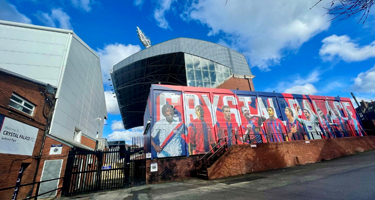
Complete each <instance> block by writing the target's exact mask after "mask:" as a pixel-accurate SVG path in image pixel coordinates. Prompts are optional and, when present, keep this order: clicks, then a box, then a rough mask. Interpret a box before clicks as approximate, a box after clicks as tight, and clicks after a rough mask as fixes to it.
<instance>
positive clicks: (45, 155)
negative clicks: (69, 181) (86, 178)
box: [34, 136, 72, 197]
mask: <svg viewBox="0 0 375 200" xmlns="http://www.w3.org/2000/svg"><path fill="white" fill-rule="evenodd" d="M59 144H62V152H61V154H58V155H50V150H51V145H59ZM71 149H72V148H71V147H70V146H67V145H66V144H64V143H62V142H59V141H57V140H55V139H53V138H51V137H48V136H47V137H46V140H45V143H44V148H43V153H42V159H41V160H40V164H39V170H38V174H37V179H36V181H41V178H42V173H43V170H44V168H43V167H44V163H45V161H46V160H60V159H62V160H63V163H62V167H61V171H60V177H64V175H65V168H66V163H67V160H68V155H69V151H70V150H71ZM62 185H63V180H62V179H61V180H60V181H59V187H62ZM35 191H36V188H34V192H35ZM59 196H61V190H58V192H57V197H59Z"/></svg>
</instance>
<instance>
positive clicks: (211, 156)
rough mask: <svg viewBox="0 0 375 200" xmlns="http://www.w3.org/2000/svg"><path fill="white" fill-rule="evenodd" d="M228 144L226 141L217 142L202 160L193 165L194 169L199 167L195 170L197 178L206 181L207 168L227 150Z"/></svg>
mask: <svg viewBox="0 0 375 200" xmlns="http://www.w3.org/2000/svg"><path fill="white" fill-rule="evenodd" d="M227 148H228V143H227V139H226V138H225V139H224V140H219V141H218V143H217V145H216V146H215V147H213V148H212V150H211V151H209V152H207V153H206V154H204V155H203V156H202V158H200V159H199V161H197V163H196V164H195V166H196V168H197V166H199V168H200V169H198V170H197V177H198V178H202V179H206V180H208V179H209V177H208V170H207V169H208V168H209V167H211V165H213V164H214V163H215V162H216V161H217V160H218V159H219V158H220V157H221V156H222V155H223V154H224V153H225V152H226V150H227Z"/></svg>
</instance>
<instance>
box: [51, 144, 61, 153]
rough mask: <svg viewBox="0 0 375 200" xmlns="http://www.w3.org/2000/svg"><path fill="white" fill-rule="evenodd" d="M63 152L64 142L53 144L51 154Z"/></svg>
mask: <svg viewBox="0 0 375 200" xmlns="http://www.w3.org/2000/svg"><path fill="white" fill-rule="evenodd" d="M61 152H62V144H52V145H51V149H50V150H49V155H58V154H61Z"/></svg>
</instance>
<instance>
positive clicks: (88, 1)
mask: <svg viewBox="0 0 375 200" xmlns="http://www.w3.org/2000/svg"><path fill="white" fill-rule="evenodd" d="M71 2H72V4H73V6H74V7H75V8H77V9H82V10H84V11H86V12H90V11H91V6H92V5H93V4H94V3H95V1H93V0H71Z"/></svg>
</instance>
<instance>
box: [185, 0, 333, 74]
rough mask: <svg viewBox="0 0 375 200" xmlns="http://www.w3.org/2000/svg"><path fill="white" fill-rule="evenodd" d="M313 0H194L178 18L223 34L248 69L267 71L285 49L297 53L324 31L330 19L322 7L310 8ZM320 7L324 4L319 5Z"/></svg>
mask: <svg viewBox="0 0 375 200" xmlns="http://www.w3.org/2000/svg"><path fill="white" fill-rule="evenodd" d="M315 3H316V0H304V1H301V0H289V1H274V0H262V1H235V0H230V1H228V3H227V4H226V5H225V1H217V0H202V1H193V3H191V4H190V5H187V6H185V11H184V12H183V14H182V15H181V17H182V18H183V19H184V20H186V21H189V20H196V21H198V22H200V23H202V24H204V25H207V26H208V28H209V29H210V31H209V33H208V35H216V34H218V33H220V32H222V33H224V34H225V36H226V38H225V39H226V40H228V41H229V42H230V43H231V47H234V48H235V49H237V50H240V51H241V52H242V53H244V54H245V56H247V58H249V61H250V65H251V66H257V67H259V68H260V69H261V70H269V66H272V65H277V64H279V62H280V60H281V58H282V57H283V51H284V50H297V49H298V48H299V47H300V46H301V45H302V44H303V43H305V42H307V41H308V40H309V39H311V38H312V37H313V36H315V35H316V34H318V33H320V32H322V31H324V30H327V29H328V27H329V26H330V17H329V16H328V15H324V13H326V10H325V9H323V8H321V7H315V8H313V9H311V10H310V9H309V8H310V7H311V6H313V5H314V4H315ZM322 5H323V4H322Z"/></svg>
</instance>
